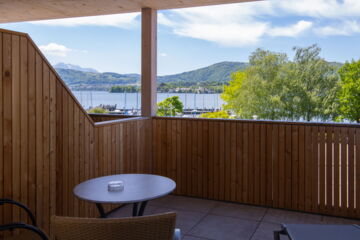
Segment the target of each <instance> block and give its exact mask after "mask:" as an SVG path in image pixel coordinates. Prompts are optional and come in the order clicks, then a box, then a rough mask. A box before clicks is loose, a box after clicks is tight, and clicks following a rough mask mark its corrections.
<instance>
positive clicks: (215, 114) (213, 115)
mask: <svg viewBox="0 0 360 240" xmlns="http://www.w3.org/2000/svg"><path fill="white" fill-rule="evenodd" d="M200 117H201V118H231V117H230V115H229V114H228V112H227V111H217V112H209V113H203V114H201V115H200Z"/></svg>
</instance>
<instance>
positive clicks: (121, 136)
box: [0, 29, 151, 232]
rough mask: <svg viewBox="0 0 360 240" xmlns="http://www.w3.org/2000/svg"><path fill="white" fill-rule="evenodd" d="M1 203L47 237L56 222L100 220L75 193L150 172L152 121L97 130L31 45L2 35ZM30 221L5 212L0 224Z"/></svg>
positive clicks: (123, 122) (6, 33)
mask: <svg viewBox="0 0 360 240" xmlns="http://www.w3.org/2000/svg"><path fill="white" fill-rule="evenodd" d="M0 73H1V74H0V99H1V102H0V198H11V199H15V200H17V201H21V202H22V203H24V204H26V205H28V206H29V207H30V209H31V210H32V211H33V212H34V213H35V214H36V219H37V222H38V224H39V226H40V227H41V228H43V229H44V230H45V231H46V232H49V219H50V216H51V215H55V214H57V215H67V216H96V214H97V212H95V209H94V207H93V206H92V205H90V204H88V205H86V204H85V203H84V202H83V201H78V200H77V199H75V197H74V196H73V194H72V189H73V187H74V186H75V185H76V184H78V183H80V182H81V181H84V180H86V179H89V178H92V177H97V176H102V175H108V174H115V173H122V172H150V167H151V158H149V154H147V155H145V153H146V152H149V151H151V149H148V146H149V144H145V142H146V141H147V140H148V139H149V136H150V135H149V134H150V132H149V128H150V127H151V126H150V121H151V120H149V119H146V118H134V119H129V120H127V119H124V120H116V121H110V122H106V123H94V121H93V120H92V119H91V117H90V116H89V115H88V114H87V113H86V112H85V111H84V109H83V108H82V107H81V105H80V104H79V103H78V102H77V100H76V99H75V97H74V96H73V95H72V94H71V92H70V91H69V89H68V88H67V87H66V86H65V84H64V82H63V81H62V80H61V79H60V78H59V76H58V75H57V74H56V72H55V70H54V69H53V68H52V67H51V65H50V64H49V63H48V62H47V61H46V59H45V58H44V56H43V55H42V54H41V52H40V50H39V49H38V48H37V47H36V46H35V44H34V43H33V42H32V40H31V39H30V38H29V37H28V36H27V35H26V34H22V33H16V32H11V31H7V30H1V29H0ZM27 220H28V219H27V217H26V215H25V214H24V213H23V212H21V211H19V209H18V208H15V207H14V208H12V207H4V206H0V222H6V223H9V222H16V221H24V222H26V221H27Z"/></svg>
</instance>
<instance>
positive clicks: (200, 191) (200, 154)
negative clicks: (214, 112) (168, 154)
mask: <svg viewBox="0 0 360 240" xmlns="http://www.w3.org/2000/svg"><path fill="white" fill-rule="evenodd" d="M202 125H203V124H202V121H197V139H198V141H197V145H198V147H197V162H198V164H197V176H198V178H197V182H198V183H197V184H198V186H197V191H196V192H197V196H198V197H202V196H203V186H204V183H203V160H204V158H203V152H202V151H203V134H202V132H203V126H202Z"/></svg>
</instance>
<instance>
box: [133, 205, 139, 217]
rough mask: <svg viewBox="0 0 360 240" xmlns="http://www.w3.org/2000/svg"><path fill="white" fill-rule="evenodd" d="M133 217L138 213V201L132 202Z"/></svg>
mask: <svg viewBox="0 0 360 240" xmlns="http://www.w3.org/2000/svg"><path fill="white" fill-rule="evenodd" d="M132 215H133V217H136V216H137V215H138V203H134V204H133V212H132Z"/></svg>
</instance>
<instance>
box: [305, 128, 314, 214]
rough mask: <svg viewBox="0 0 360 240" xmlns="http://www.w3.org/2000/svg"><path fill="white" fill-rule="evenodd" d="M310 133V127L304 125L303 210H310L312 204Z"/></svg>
mask: <svg viewBox="0 0 360 240" xmlns="http://www.w3.org/2000/svg"><path fill="white" fill-rule="evenodd" d="M312 150H313V149H312V135H311V127H310V126H306V127H305V211H308V212H311V211H312V209H311V206H312V174H313V170H312V168H313V164H312Z"/></svg>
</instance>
